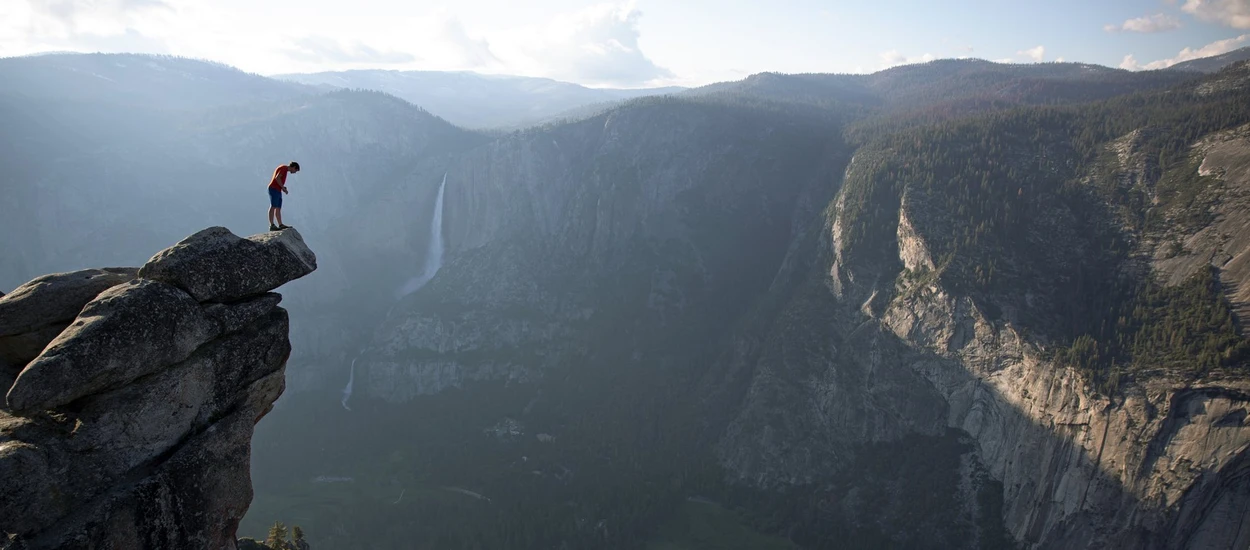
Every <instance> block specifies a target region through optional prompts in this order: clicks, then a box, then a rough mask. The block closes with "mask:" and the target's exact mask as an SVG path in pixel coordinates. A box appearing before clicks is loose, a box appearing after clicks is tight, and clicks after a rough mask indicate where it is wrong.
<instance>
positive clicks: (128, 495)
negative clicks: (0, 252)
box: [0, 228, 315, 550]
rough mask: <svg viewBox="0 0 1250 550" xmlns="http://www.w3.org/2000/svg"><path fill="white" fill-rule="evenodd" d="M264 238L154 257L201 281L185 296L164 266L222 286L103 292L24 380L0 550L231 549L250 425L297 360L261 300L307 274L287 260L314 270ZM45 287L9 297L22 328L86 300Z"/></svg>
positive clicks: (300, 247) (2, 496)
mask: <svg viewBox="0 0 1250 550" xmlns="http://www.w3.org/2000/svg"><path fill="white" fill-rule="evenodd" d="M206 233H209V234H211V235H214V237H213V238H212V239H206V238H203V236H204V235H205V234H206ZM197 236H199V237H200V238H197ZM262 237H264V238H256V237H254V238H252V239H240V238H238V237H235V236H234V235H231V234H229V232H228V231H226V230H224V229H221V228H213V229H210V230H206V231H205V232H201V233H197V234H196V236H192V237H191V238H188V239H186V240H184V241H183V242H181V243H179V245H177V246H176V247H175V248H171V249H169V250H166V251H164V252H162V253H160V254H158V255H157V257H156V258H157V259H160V258H170V257H174V258H179V257H181V258H193V259H195V261H194V262H191V263H190V264H186V263H184V264H181V265H184V266H185V265H193V266H194V268H195V269H196V270H199V271H200V273H197V274H196V277H198V279H192V280H191V282H190V283H186V282H185V281H184V280H183V279H182V278H180V277H179V275H178V273H179V272H178V270H177V269H165V271H164V272H163V273H164V276H165V280H166V281H170V282H171V283H175V284H177V283H183V284H184V285H186V286H189V287H195V286H196V285H197V284H200V283H201V282H203V281H229V284H228V285H224V286H223V285H217V286H213V285H211V284H210V285H208V286H212V287H213V288H214V289H215V290H212V291H211V292H209V293H207V294H204V293H201V296H209V297H211V298H213V299H214V301H212V302H209V303H201V302H202V301H204V300H197V299H195V298H193V297H192V295H191V294H189V293H188V292H186V291H184V290H182V289H181V288H180V287H179V286H175V284H170V283H167V282H159V281H154V280H150V279H146V278H142V277H141V278H139V279H137V280H132V281H130V282H128V283H125V284H120V285H116V286H112V288H108V287H105V288H106V289H107V290H105V291H104V292H102V293H101V292H99V291H98V290H97V291H96V293H97V294H98V296H94V297H93V299H90V301H89V302H88V303H87V304H86V306H85V307H83V306H79V307H80V309H81V312H76V313H77V318H76V319H73V321H72V322H71V323H69V326H68V328H67V329H65V330H64V331H58V332H59V335H57V336H56V337H55V340H54V341H53V342H52V343H51V344H50V345H49V346H47V348H46V349H44V350H43V351H42V352H41V353H40V354H39V356H38V357H36V358H35V359H34V360H33V361H31V362H30V363H29V364H28V365H26V366H25V368H24V369H22V370H21V372H20V374H19V375H18V376H17V380H16V381H15V382H14V383H13V384H12V387H11V388H8V408H7V409H5V408H0V533H2V534H3V535H4V536H5V537H6V539H3V540H7V542H0V548H4V549H6V550H8V549H17V548H22V549H26V550H33V549H39V548H116V549H122V548H125V549H131V548H234V545H235V529H236V528H237V526H238V521H239V519H240V518H241V517H242V516H243V515H244V513H245V512H246V511H247V508H248V506H249V504H250V503H251V498H252V488H251V479H250V473H249V470H250V454H251V437H252V428H253V426H254V425H255V424H256V422H257V421H258V420H259V419H260V418H261V417H262V416H264V415H265V414H266V413H267V412H269V410H270V409H271V408H272V406H273V402H274V400H276V399H277V398H278V396H279V395H281V393H282V390H283V388H284V385H285V366H286V360H287V358H288V357H289V355H290V350H291V348H290V342H289V340H288V330H289V321H288V318H287V313H286V311H285V310H283V309H282V308H280V307H278V303H279V301H280V300H281V297H280V296H279V295H277V294H273V293H269V292H268V291H269V290H272V289H273V288H275V287H277V286H279V285H281V284H283V283H285V282H287V281H289V280H291V279H293V278H295V277H299V276H302V275H303V274H306V273H308V272H310V271H311V268H307V269H303V268H301V269H294V270H292V269H290V267H291V264H290V262H289V261H288V260H290V258H292V257H295V258H304V259H309V261H310V262H311V261H315V260H311V259H312V258H313V257H314V256H313V254H312V252H311V251H309V250H308V249H307V247H305V246H304V244H303V240H302V239H301V238H300V236H299V234H298V233H295V232H294V231H288V232H287V234H285V235H265V236H262ZM240 242H247V243H251V244H246V245H240ZM257 242H260V243H271V244H270V245H267V244H256V243H257ZM221 243H227V244H229V243H233V245H232V246H233V248H231V254H229V255H226V254H222V250H223V248H222V247H221ZM275 243H276V244H275ZM271 245H272V246H278V247H281V248H282V250H281V251H279V252H280V253H277V254H275V253H274V249H273V248H268V247H269V246H271ZM227 248H229V247H227ZM213 258H216V259H217V260H219V262H217V261H211V260H212V259H213ZM154 261H155V260H154ZM301 261H302V260H301ZM151 265H152V264H149V266H151ZM171 265H174V266H175V267H177V266H178V265H179V264H178V263H177V262H171ZM239 265H246V266H248V268H247V270H240V269H239ZM304 265H305V266H307V265H309V264H304ZM266 266H269V267H271V268H272V269H267V268H266ZM146 269H147V268H145V270H146ZM148 272H161V271H160V269H153V270H148ZM80 273H82V272H80ZM241 273H243V274H245V273H256V274H260V275H258V279H257V280H248V279H247V278H246V277H243V276H241V275H240V274H241ZM133 275H134V270H131V271H130V274H129V277H131V278H133ZM119 276H124V274H119ZM54 277H59V276H54ZM47 279H49V278H47V277H45V278H41V279H37V280H36V281H32V283H30V284H28V285H25V286H23V287H22V288H21V289H19V291H21V290H22V289H27V288H28V287H31V288H34V289H36V290H38V292H31V291H26V292H19V291H15V292H14V293H12V294H11V295H10V296H11V297H15V298H19V299H21V300H22V306H21V307H23V308H26V309H25V311H27V312H30V313H28V314H26V315H27V318H28V319H30V320H29V321H26V322H25V323H26V324H25V325H24V326H25V327H39V326H41V325H42V326H44V327H58V326H60V325H58V323H64V320H63V319H59V318H58V317H57V316H58V315H63V314H64V313H63V312H64V311H67V310H68V309H70V307H69V306H68V305H65V304H66V303H68V302H70V301H71V300H72V299H73V298H74V297H77V296H81V295H83V294H85V293H87V292H88V291H87V290H82V289H80V288H78V287H73V286H71V287H70V288H71V289H72V290H71V292H77V294H75V295H74V296H72V297H65V296H61V295H60V294H59V293H57V292H54V291H53V290H51V289H50V288H48V287H47V286H46V285H47V283H46V280H47ZM36 283H40V285H43V286H42V287H41V286H40V285H36ZM101 284H103V283H101ZM32 285H34V286H32ZM200 286H203V285H200ZM19 295H20V296H19ZM41 303H46V304H47V306H46V307H47V311H48V315H47V317H49V318H51V320H47V321H45V320H43V318H42V317H41V316H40V315H39V312H40V311H42V310H41V308H42V307H43V306H42V305H41ZM10 368H11V367H10Z"/></svg>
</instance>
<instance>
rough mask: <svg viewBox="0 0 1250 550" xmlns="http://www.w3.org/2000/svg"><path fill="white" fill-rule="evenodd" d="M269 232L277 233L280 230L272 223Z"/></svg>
mask: <svg viewBox="0 0 1250 550" xmlns="http://www.w3.org/2000/svg"><path fill="white" fill-rule="evenodd" d="M269 230H270V231H277V230H278V226H276V225H274V224H272V223H271V224H269Z"/></svg>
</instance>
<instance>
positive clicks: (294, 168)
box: [286, 161, 299, 174]
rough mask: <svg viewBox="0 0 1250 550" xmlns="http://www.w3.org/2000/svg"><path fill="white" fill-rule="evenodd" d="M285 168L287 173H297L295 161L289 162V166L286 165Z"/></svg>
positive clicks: (297, 164)
mask: <svg viewBox="0 0 1250 550" xmlns="http://www.w3.org/2000/svg"><path fill="white" fill-rule="evenodd" d="M286 168H287V170H288V171H290V172H291V173H292V174H294V173H296V172H299V163H298V162H295V161H291V164H288V165H286Z"/></svg>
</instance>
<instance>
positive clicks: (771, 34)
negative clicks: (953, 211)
mask: <svg viewBox="0 0 1250 550" xmlns="http://www.w3.org/2000/svg"><path fill="white" fill-rule="evenodd" d="M1245 46H1250V0H1050V1H1047V2H1039V1H1035V0H874V1H870V2H865V1H863V0H823V1H820V0H615V1H608V2H586V1H576V0H528V1H525V2H520V1H512V0H454V1H443V0H436V1H421V0H350V1H348V0H0V57H8V56H17V55H28V54H33V53H41V52H49V51H77V52H137V53H157V54H169V55H177V56H184V57H194V58H200V59H210V60H213V61H218V62H222V63H226V64H229V65H233V66H236V67H238V68H240V69H243V70H245V71H248V72H254V73H259V74H265V75H273V74H281V73H294V72H319V71H332V70H346V69H365V68H374V69H396V70H468V71H476V72H481V73H494V74H516V75H524V76H540V77H548V78H554V79H558V80H564V81H570V82H577V83H580V84H584V85H588V86H599V87H608V86H610V87H628V88H636V87H645V86H661V85H680V86H696V85H702V84H707V83H711V82H718V81H725V80H738V79H741V78H743V77H745V76H747V75H750V74H754V73H759V72H765V71H774V72H786V73H800V72H824V73H865V72H874V71H878V70H881V69H884V68H888V67H891V66H896V65H900V64H906V63H917V62H923V61H928V60H931V59H938V58H956V57H976V58H981V59H989V60H993V61H1001V62H1011V63H1033V62H1046V61H1078V62H1085V63H1096V64H1100V65H1106V66H1110V67H1121V68H1124V69H1129V70H1147V69H1159V68H1165V67H1167V66H1169V65H1171V64H1173V63H1177V62H1180V61H1185V60H1188V59H1195V58H1198V57H1205V56H1209V55H1216V54H1219V53H1224V52H1227V51H1231V50H1234V49H1237V48H1240V47H1245Z"/></svg>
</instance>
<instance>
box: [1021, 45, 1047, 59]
mask: <svg viewBox="0 0 1250 550" xmlns="http://www.w3.org/2000/svg"><path fill="white" fill-rule="evenodd" d="M1016 55H1023V56H1026V57H1028V58H1029V59H1032V60H1033V62H1034V63H1041V62H1042V60H1044V59H1046V48H1045V47H1043V46H1037V47H1036V48H1029V49H1027V50H1020V51H1018V52H1016Z"/></svg>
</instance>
